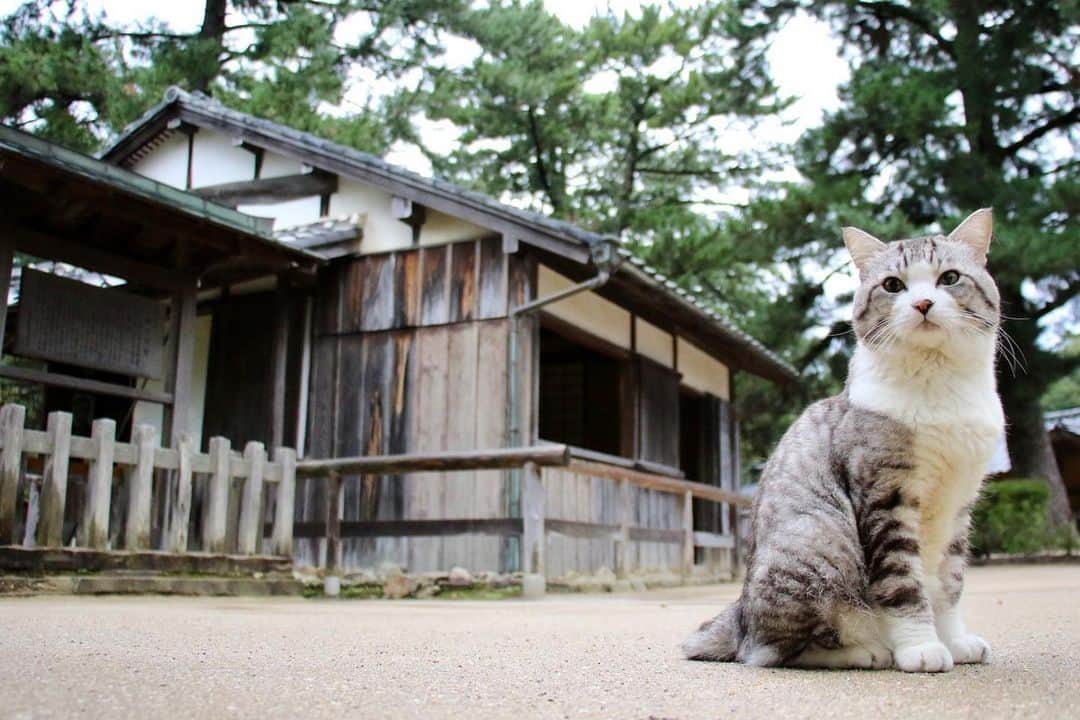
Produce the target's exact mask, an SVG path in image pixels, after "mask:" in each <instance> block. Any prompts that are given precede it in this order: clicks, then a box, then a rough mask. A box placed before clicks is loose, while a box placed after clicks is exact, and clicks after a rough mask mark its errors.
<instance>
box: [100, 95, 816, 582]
mask: <svg viewBox="0 0 1080 720" xmlns="http://www.w3.org/2000/svg"><path fill="white" fill-rule="evenodd" d="M103 159H104V160H105V161H107V162H109V163H112V164H114V165H116V166H119V167H122V168H125V169H128V170H131V171H133V172H135V173H138V174H140V175H143V176H145V177H147V178H152V179H154V180H156V181H158V182H160V183H164V184H168V185H172V186H174V187H177V188H181V189H185V190H188V191H190V192H191V193H193V194H196V195H199V196H201V197H204V198H207V199H211V200H213V201H214V202H216V203H222V204H226V205H229V206H231V207H234V208H237V209H238V210H239V211H241V212H244V213H248V214H251V215H256V216H262V217H271V218H274V221H275V227H276V233H275V236H276V238H277V239H278V240H279V241H280V242H282V243H284V244H287V245H289V246H292V247H294V248H297V249H302V250H304V251H306V252H313V253H315V254H317V255H318V256H319V257H320V258H322V260H323V261H324V264H323V265H321V266H320V267H319V269H318V271H317V278H316V279H315V281H314V282H312V283H309V284H304V283H293V282H285V281H283V280H282V277H281V276H280V275H279V274H268V275H267V276H266V277H264V278H262V279H260V280H257V281H254V282H243V283H235V284H230V285H227V286H224V287H220V288H214V289H208V290H206V291H203V292H201V293H200V295H199V313H200V318H201V319H203V321H204V322H205V324H206V333H207V337H208V342H206V343H204V344H202V345H200V349H201V351H202V352H203V353H204V354H205V355H204V357H203V358H201V359H199V360H197V361H196V362H197V364H198V363H201V365H200V367H202V368H204V373H205V379H204V382H203V385H204V387H205V398H206V403H205V411H204V416H203V433H202V435H203V437H207V436H209V435H211V434H218V435H224V436H226V437H229V438H231V439H233V440H234V441H236V442H240V441H243V440H246V439H251V438H254V439H261V440H264V441H265V442H266V443H268V444H270V445H276V444H280V443H282V442H284V443H286V444H290V445H295V446H296V448H297V450H298V452H299V453H300V455H301V456H302V457H307V458H330V457H341V456H354V455H373V454H397V453H407V452H420V451H439V450H455V449H469V448H498V447H508V446H518V445H530V444H536V443H539V442H543V441H553V442H559V443H565V444H568V445H571V446H573V447H575V448H576V450H575V455H576V456H577V457H579V458H582V459H587V460H588V461H589V462H590V463H593V467H595V468H596V474H594V475H592V476H589V475H583V474H582V473H580V472H579V473H569V472H565V471H562V470H559V469H555V468H546V469H544V471H543V489H544V491H545V494H546V498H547V516H548V518H551V520H550V521H549V524H548V529H549V534H548V538H547V545H546V568H545V569H546V572H547V574H548V575H551V576H557V575H560V574H564V573H566V572H568V571H571V570H574V571H579V572H590V571H595V570H597V569H598V568H600V567H608V568H613V567H617V566H621V567H623V569H626V567H627V566H628V565H629V566H632V567H634V568H639V569H643V570H644V569H661V570H662V569H664V568H671V567H677V566H678V564H679V561H680V558H679V548H678V546H677V544H676V545H674V546H673V545H672V544H671V543H670V542H666V540H668V539H669V536H670V535H671V533H673V532H677V530H676V529H677V528H680V527H681V521H682V517H683V512H684V511H683V509H682V505H681V504H680V500H681V498H679V497H677V496H673V495H671V494H665V493H660V492H655V491H652V490H648V489H642V488H632V490H633V492H632V494H631V495H630V496H625V497H624V496H621V495H620V494H619V492H620V491H619V488H618V486H617V485H616V484H615V483H613V482H611V481H610V480H608V479H607V477H606V476H605V475H604V472H605V471H604V468H624V469H633V470H634V471H635V472H639V473H647V474H652V475H655V476H657V477H672V478H686V479H689V480H694V481H699V482H702V483H707V484H712V485H717V486H721V487H725V488H729V489H732V488H734V487H735V485H736V484H737V482H736V476H737V474H738V442H737V432H738V430H737V428H738V423H737V419H736V418H735V414H734V411H733V409H732V404H731V400H732V394H733V378H734V376H735V374H736V373H739V372H748V373H754V374H757V375H760V376H763V377H766V378H769V379H772V380H775V381H777V382H781V383H786V382H791V381H793V380H794V379H795V374H794V372H793V371H792V369H791V368H790V367H789V366H788V365H786V364H785V363H784V362H783V361H781V360H780V359H779V358H778V357H777V356H776V355H774V354H773V353H771V352H770V351H769V350H768V349H766V348H764V347H762V346H761V344H760V343H758V342H757V341H755V340H754V339H753V338H751V337H749V336H748V335H746V334H745V333H743V332H741V331H740V330H738V329H737V328H736V327H735V326H734V325H732V324H730V323H729V322H727V321H726V320H725V319H723V318H721V317H718V316H717V315H716V314H714V313H713V312H711V311H709V310H707V309H705V308H704V307H702V306H701V305H699V304H698V303H696V302H695V300H694V299H693V297H692V296H691V295H689V294H687V293H686V292H684V291H683V290H682V289H680V288H678V287H677V286H675V284H674V283H671V282H670V281H668V280H667V279H666V278H664V277H662V276H660V275H659V274H657V273H656V272H655V271H653V270H651V269H650V268H648V267H647V266H645V265H644V264H643V263H641V262H640V261H639V260H638V259H636V258H634V257H632V256H630V255H629V254H628V253H627V252H626V251H625V250H623V249H622V248H620V247H619V245H618V243H617V242H616V241H615V240H613V239H612V238H608V237H602V236H599V235H596V234H593V233H590V232H587V231H584V230H582V229H580V228H578V227H575V226H573V225H570V224H567V223H564V222H559V221H556V220H552V219H551V218H548V217H545V216H542V215H539V214H535V213H531V212H526V211H522V210H519V209H516V208H512V207H510V206H507V205H504V204H501V203H499V202H497V201H495V200H493V199H491V198H489V197H486V196H483V195H480V194H477V193H474V192H469V191H466V190H463V189H461V188H458V187H455V186H453V185H450V184H447V183H445V182H442V181H439V180H433V179H430V178H425V177H421V176H419V175H416V174H414V173H411V172H408V171H406V170H404V169H402V168H399V167H395V166H393V165H390V164H388V163H386V162H384V161H382V160H380V159H378V158H375V157H372V156H370V155H367V154H365V153H361V152H358V151H356V150H353V149H351V148H346V147H342V146H339V145H335V144H333V143H330V142H327V141H325V140H322V139H320V138H318V137H314V136H312V135H310V134H306V133H302V132H299V131H296V130H293V129H291V128H288V127H283V126H281V125H278V124H275V123H272V122H269V121H266V120H262V119H259V118H256V117H252V116H250V115H247V114H244V113H240V112H237V111H234V110H231V109H229V108H227V107H224V106H223V105H221V104H219V103H217V102H216V101H213V100H211V99H209V98H206V97H204V96H201V95H190V94H187V93H184V92H182V91H179V90H176V89H172V90H170V91H169V93H168V94H167V96H166V99H165V101H164V102H163V103H161V104H160V105H158V106H157V107H155V108H153V109H152V110H151V111H150V112H148V113H147V114H146V115H145V116H144V117H143V118H142V119H140V120H139V121H138V122H137V123H135V124H134V125H133V126H132V127H131V128H129V129H128V130H127V131H125V133H124V134H123V135H122V136H121V137H120V138H119V139H118V140H117V141H116V142H115V143H114V144H113V145H112V146H111V147H110V148H109V149H108V150H107V151H106V152H105V153H104V154H103ZM275 348H277V352H275ZM281 354H283V355H284V356H285V357H286V361H285V363H284V364H283V365H282V364H281V363H278V364H276V365H275V364H274V362H273V358H274V357H275V356H280V355H281ZM275 373H277V374H275ZM344 483H345V492H344V500H343V504H344V507H343V512H342V518H343V521H344V522H345V523H347V524H348V523H351V524H352V525H351V527H353V528H354V530H356V533H355V534H356V535H357V536H355V537H351V538H347V539H346V541H345V548H344V562H345V564H346V565H347V566H349V567H366V566H367V567H370V566H377V565H378V564H380V563H382V562H385V561H391V562H396V563H400V564H402V565H406V566H407V567H408V568H409V569H410V570H416V571H423V570H434V569H446V568H449V567H451V566H454V565H462V566H465V567H469V568H472V569H479V570H495V569H501V570H513V569H517V568H518V567H519V566H520V563H521V560H520V557H521V549H520V547H519V545H518V543H519V542H520V538H519V537H518V536H517V535H516V534H515V533H514V532H512V531H510V530H507V528H506V527H505V523H504V519H505V518H514V517H520V516H521V502H522V498H521V494H522V483H521V476H520V472H516V471H498V470H491V471H474V472H469V473H464V474H461V473H459V474H456V475H454V476H453V477H450V476H442V475H438V474H431V473H428V474H413V475H408V476H406V477H403V478H399V477H348V478H345V479H344ZM324 488H325V484H324V483H322V482H317V481H307V482H306V483H305V482H304V481H300V483H299V487H298V497H297V506H296V512H297V521H298V528H299V527H300V526H301V525H303V523H305V522H309V521H314V520H317V519H319V518H322V517H323V513H324V510H323V509H322V507H323V504H324V502H325V500H324V497H323V494H324ZM625 503H630V504H631V506H632V509H633V513H634V515H635V517H636V523H637V525H639V526H641V527H642V528H646V529H649V528H651V529H652V530H654V531H655V532H652V533H651V534H650V532H648V531H645V530H643V531H642V532H640V533H638V535H637V538H636V541H635V542H633V543H631V545H632V547H629V548H626V547H623V548H622V550H619V548H616V547H615V545H614V544H613V543H612V542H611V539H610V537H604V536H603V535H602V534H600V535H598V534H597V533H596V532H589V531H588V528H589V527H594V528H595V527H617V526H618V524H619V522H620V521H619V519H618V518H619V514H618V508H619V507H620V504H625ZM696 513H697V517H696V518H695V525H696V527H697V529H699V530H710V531H715V532H717V533H722V534H726V535H727V536H728V537H730V535H731V527H730V515H729V514H728V513H727V512H726V511H725V510H724V509H723V508H716V507H714V506H712V505H711V504H710V505H709V507H705V506H702V507H700V508H698V509H697V510H696ZM436 520H459V521H463V520H468V521H470V523H471V524H470V525H469V527H470V528H472V529H473V530H474V531H475V532H472V533H469V534H459V535H453V536H449V535H447V536H443V535H441V534H439V533H433V535H431V536H427V535H418V534H417V533H422V532H423V531H422V530H417V529H416V528H417V527H420V524H421V523H423V522H426V521H436ZM381 521H404V522H399V523H398V525H396V526H394V527H396V528H397V530H396V531H395V533H394V536H380V537H372V536H371V535H372V534H373V533H371V532H365V531H364V527H365V523H368V524H373V523H377V522H381ZM409 521H414V523H415V524H414V526H409V524H408V523H409ZM383 527H389V525H386V524H385V522H384V525H383ZM409 527H412V530H410V529H409ZM427 527H431V525H430V523H429V525H428V526H427ZM579 531H580V532H579ZM302 535H303V533H302V532H298V533H297V536H298V538H299V537H302ZM653 539H655V540H656V541H653ZM617 550H618V551H619V552H626V553H627V554H628V555H627V557H628V558H629V559H628V560H627V559H626V558H623V559H622V560H620V559H619V558H616V557H615V554H616V551H617ZM323 552H324V548H323V542H322V541H321V540H319V539H317V538H311V539H308V540H302V539H300V540H297V559H298V561H299V562H306V563H310V564H318V563H319V562H320V561H321V558H322V556H323V555H322V554H323ZM709 552H710V551H708V550H701V551H699V555H700V557H699V560H703V561H704V560H707V559H708V555H709Z"/></svg>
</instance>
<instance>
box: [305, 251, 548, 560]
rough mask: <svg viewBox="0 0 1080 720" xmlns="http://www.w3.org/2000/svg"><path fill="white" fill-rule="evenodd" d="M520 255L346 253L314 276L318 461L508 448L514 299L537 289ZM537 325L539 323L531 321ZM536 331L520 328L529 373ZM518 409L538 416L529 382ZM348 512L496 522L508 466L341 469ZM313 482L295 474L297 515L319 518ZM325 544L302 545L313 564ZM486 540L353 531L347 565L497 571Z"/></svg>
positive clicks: (496, 545) (313, 434)
mask: <svg viewBox="0 0 1080 720" xmlns="http://www.w3.org/2000/svg"><path fill="white" fill-rule="evenodd" d="M530 264H531V261H530V260H529V259H528V258H526V257H524V256H506V255H505V254H504V253H503V252H502V245H501V239H500V238H497V237H492V238H486V239H483V240H479V241H476V242H465V243H456V244H453V245H446V246H441V247H425V248H419V249H415V250H409V251H403V252H397V253H391V254H386V255H373V256H366V257H362V258H356V259H352V260H350V261H347V262H343V263H340V264H338V265H336V266H334V267H331V268H329V269H327V270H326V271H324V274H323V275H322V276H321V277H320V297H319V300H318V308H317V318H318V322H317V323H316V331H317V335H316V338H315V340H314V348H313V353H312V377H311V397H310V415H309V423H310V430H309V438H310V440H309V452H308V455H309V456H310V457H333V456H345V455H363V454H372V453H403V452H420V451H430V450H447V449H467V448H475V447H501V446H504V445H506V443H507V426H506V421H507V417H506V397H507V375H506V373H507V355H506V351H507V341H508V336H507V333H508V329H509V324H510V323H509V320H508V319H506V312H507V308H508V307H509V305H510V302H511V299H513V302H514V303H517V302H521V301H522V300H523V299H527V298H529V297H532V289H531V285H530V283H531V278H532V272H531V271H530V270H529V266H530ZM529 327H531V326H529ZM529 338H530V334H529V333H528V332H525V333H522V339H523V341H524V342H523V346H522V353H521V356H522V358H523V363H522V371H523V373H525V374H524V377H529V374H528V373H531V362H530V358H531V355H532V348H531V343H530V341H529ZM522 393H523V395H524V396H526V397H525V398H524V402H523V403H522V413H523V415H524V417H525V418H528V417H530V415H529V414H527V413H530V412H531V411H530V410H529V407H530V403H529V400H528V398H527V395H528V385H527V384H525V385H523V387H522ZM343 487H344V493H343V494H344V508H343V519H345V520H374V519H401V518H405V519H424V518H448V519H450V518H497V517H505V516H506V513H507V510H508V503H507V497H506V494H507V490H506V481H505V477H504V473H503V472H501V471H485V472H470V473H456V474H452V475H442V474H438V473H427V474H416V475H411V476H408V477H405V478H403V479H400V478H385V477H346V478H343ZM324 503H325V499H324V498H323V496H322V484H321V481H319V480H305V481H303V482H302V483H301V487H300V490H299V498H298V501H297V508H296V517H297V519H298V520H315V521H318V520H321V518H322V513H324V512H325V509H324V508H325V506H324ZM321 545H322V543H321V541H319V540H305V541H298V542H297V559H298V561H299V562H302V563H309V564H317V563H318V562H320V560H321V558H322V555H323V552H324V549H323V548H322V547H321ZM501 545H502V541H501V539H500V538H498V537H490V536H461V537H446V538H410V539H408V540H406V539H395V538H385V539H384V538H380V539H378V540H372V539H369V538H351V539H347V540H345V541H344V546H343V558H342V560H343V564H344V566H345V567H353V568H358V567H371V566H378V565H379V564H380V563H382V562H386V561H389V562H395V563H400V564H402V565H406V566H407V567H408V568H409V569H410V570H412V571H424V570H436V569H446V568H449V567H452V566H453V565H463V566H466V567H469V568H471V569H474V570H485V569H489V570H493V569H498V568H499V565H500V551H501Z"/></svg>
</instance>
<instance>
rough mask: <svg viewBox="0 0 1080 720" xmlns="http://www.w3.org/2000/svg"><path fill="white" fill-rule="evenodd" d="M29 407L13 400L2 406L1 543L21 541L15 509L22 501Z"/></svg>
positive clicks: (0, 421)
mask: <svg viewBox="0 0 1080 720" xmlns="http://www.w3.org/2000/svg"><path fill="white" fill-rule="evenodd" d="M25 423H26V408H25V407H23V406H22V405H15V404H13V403H9V404H7V405H4V406H3V408H0V442H3V444H4V449H3V451H2V452H0V545H7V544H9V543H12V544H14V543H18V542H19V540H20V538H16V537H15V511H16V508H17V507H18V505H19V503H18V500H19V479H20V478H21V476H22V453H23V432H24V427H23V426H24V424H25Z"/></svg>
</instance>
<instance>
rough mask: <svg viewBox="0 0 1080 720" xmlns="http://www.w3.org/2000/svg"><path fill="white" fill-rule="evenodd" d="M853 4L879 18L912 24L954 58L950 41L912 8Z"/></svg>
mask: <svg viewBox="0 0 1080 720" xmlns="http://www.w3.org/2000/svg"><path fill="white" fill-rule="evenodd" d="M855 5H856V7H859V8H862V9H864V10H866V11H868V12H869V13H870V14H871V15H873V16H874V17H876V18H878V19H879V20H880V19H882V18H887V19H891V20H904V21H906V22H907V23H908V24H909V25H913V26H914V27H916V28H917V29H919V30H921V31H922V32H923V33H925V34H926V35H927V36H928V37H930V38H931V39H932V40H933V41H934V43H935V44H936V45H937V46H938V48H939V49H940V50H941V51H942V52H944V53H945V54H946V55H948V56H949V57H950V58H952V59H953V60H956V49H955V48H954V47H953V44H952V42H950V41H949V40H946V39H945V38H944V37H942V35H941V33H940V32H938V30H937V29H936V28H935V27H934V26H933V24H932V23H931V22H930V20H929V19H928V18H926V17H924V16H922V15H920V14H919V13H918V12H917V11H915V10H914V9H913V8H910V7H904V6H903V5H897V4H895V3H891V2H856V3H855Z"/></svg>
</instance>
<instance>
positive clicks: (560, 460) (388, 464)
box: [296, 445, 570, 477]
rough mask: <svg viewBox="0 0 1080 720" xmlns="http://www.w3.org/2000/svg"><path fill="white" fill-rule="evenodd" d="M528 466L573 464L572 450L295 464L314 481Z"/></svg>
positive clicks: (514, 450)
mask: <svg viewBox="0 0 1080 720" xmlns="http://www.w3.org/2000/svg"><path fill="white" fill-rule="evenodd" d="M527 462H532V463H536V464H537V465H539V466H552V465H566V464H567V463H568V462H570V449H569V448H568V447H566V446H565V445H538V446H533V447H519V448H497V449H495V450H457V451H454V450H451V451H446V452H431V453H415V454H406V455H368V456H366V457H345V458H334V459H330V460H301V461H299V462H297V463H296V474H297V476H300V477H312V476H318V475H328V474H330V473H339V474H341V475H383V474H397V473H410V472H423V471H429V470H430V471H436V472H438V471H442V472H452V471H455V470H500V469H506V468H517V467H521V466H523V465H524V464H525V463H527Z"/></svg>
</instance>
